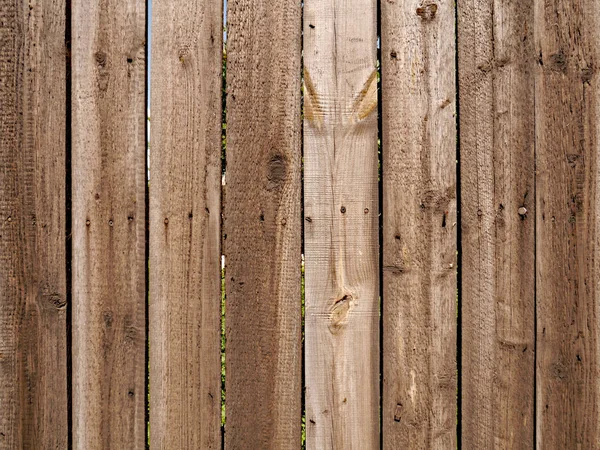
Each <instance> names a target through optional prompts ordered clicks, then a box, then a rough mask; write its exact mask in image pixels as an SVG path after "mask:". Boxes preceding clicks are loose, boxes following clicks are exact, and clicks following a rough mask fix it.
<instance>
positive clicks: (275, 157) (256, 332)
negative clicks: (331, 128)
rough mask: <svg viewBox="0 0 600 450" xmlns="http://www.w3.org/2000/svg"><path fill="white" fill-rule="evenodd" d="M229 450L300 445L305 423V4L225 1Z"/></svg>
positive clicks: (226, 432)
mask: <svg viewBox="0 0 600 450" xmlns="http://www.w3.org/2000/svg"><path fill="white" fill-rule="evenodd" d="M227 7H228V14H227V20H228V24H227V173H226V185H225V199H224V235H223V245H224V250H225V258H226V269H225V271H226V280H225V282H226V283H225V284H226V293H227V300H226V314H227V317H226V337H227V344H226V366H227V376H226V414H227V422H226V425H225V447H226V448H227V449H231V450H233V449H259V448H260V449H288V448H289V449H296V448H299V447H300V419H301V359H302V356H301V355H302V350H301V309H300V307H301V298H300V264H301V249H300V243H301V235H300V232H301V222H300V217H301V209H300V206H301V203H300V202H301V199H300V192H301V186H300V183H301V174H300V162H301V148H300V139H301V133H300V130H301V123H300V93H301V91H300V57H301V53H300V48H301V37H300V31H301V30H300V17H301V4H300V3H299V2H295V1H290V0H282V1H280V2H272V1H267V0H230V1H229V2H228V4H227Z"/></svg>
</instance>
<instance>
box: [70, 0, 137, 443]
mask: <svg viewBox="0 0 600 450" xmlns="http://www.w3.org/2000/svg"><path fill="white" fill-rule="evenodd" d="M145 10H146V4H145V2H144V1H143V0H125V1H124V0H92V1H83V0H77V1H75V2H73V4H72V52H73V53H72V142H73V143H72V183H73V188H72V204H73V216H72V225H73V231H72V232H73V315H72V320H73V324H72V327H73V448H77V449H97V448H126V449H142V448H145V443H146V423H145V399H146V389H145V387H146V377H145V372H146V358H145V354H146V336H145V334H146V333H145V305H146V289H145V273H146V267H147V261H146V255H145V247H146V245H145V235H146V226H145V224H146V217H145V191H146V170H145V166H146V151H145V147H146V146H145V123H146V105H145V91H146V80H145V44H146V43H145V27H146V20H145Z"/></svg>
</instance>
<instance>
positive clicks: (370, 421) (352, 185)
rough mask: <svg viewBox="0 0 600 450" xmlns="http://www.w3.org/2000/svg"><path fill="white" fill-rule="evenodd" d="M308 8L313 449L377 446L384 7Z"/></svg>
mask: <svg viewBox="0 0 600 450" xmlns="http://www.w3.org/2000/svg"><path fill="white" fill-rule="evenodd" d="M304 6H305V8H304V64H305V70H304V215H305V223H304V230H305V232H304V242H305V276H306V278H305V280H306V281H305V286H306V291H305V294H306V303H305V304H306V310H305V336H306V338H305V345H306V351H305V355H306V356H305V363H306V368H305V373H306V428H307V429H306V439H307V448H308V449H309V450H310V449H313V450H314V449H321V448H343V449H362V450H368V449H375V448H378V447H379V299H378V297H379V257H378V247H379V245H378V222H379V220H378V187H377V164H378V158H377V67H376V63H377V62H376V60H377V48H376V45H377V26H376V20H377V5H376V2H375V1H358V0H349V1H347V2H341V3H340V2H335V1H331V0H307V1H306V2H305V4H304Z"/></svg>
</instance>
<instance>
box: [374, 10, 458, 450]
mask: <svg viewBox="0 0 600 450" xmlns="http://www.w3.org/2000/svg"><path fill="white" fill-rule="evenodd" d="M381 8H382V9H381V13H382V14H381V18H382V22H381V67H382V75H381V76H382V111H383V130H382V131H383V135H382V158H383V163H382V170H383V330H384V336H383V352H384V353H383V358H384V360H383V406H382V408H383V409H382V419H383V443H384V448H386V449H396V448H415V449H417V448H418V449H420V448H430V449H450V448H454V447H455V445H456V267H457V266H456V263H457V258H456V248H457V247H456V235H457V224H456V222H457V220H456V119H455V111H456V102H455V96H456V87H455V35H454V30H455V27H454V22H455V21H454V2H452V1H446V0H444V1H440V2H437V3H433V2H424V3H419V2H416V1H413V2H381Z"/></svg>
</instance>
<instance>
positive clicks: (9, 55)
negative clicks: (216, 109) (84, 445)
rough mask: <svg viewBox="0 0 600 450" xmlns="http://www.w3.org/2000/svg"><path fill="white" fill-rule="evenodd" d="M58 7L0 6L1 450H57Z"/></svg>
mask: <svg viewBox="0 0 600 450" xmlns="http://www.w3.org/2000/svg"><path fill="white" fill-rule="evenodd" d="M65 75H66V64H65V3H64V2H63V1H60V0H39V1H33V2H27V1H9V0H1V1H0V405H1V407H0V449H21V448H40V449H42V448H66V447H67V436H68V425H67V421H68V416H67V407H68V400H67V351H66V343H67V328H66V308H67V295H66V294H67V292H66V289H67V288H66V273H65V268H66V266H65V213H66V209H65V160H66V155H65V149H66V147H65V133H66V124H65V108H66V95H65V90H66V89H65V88H66V81H65Z"/></svg>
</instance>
